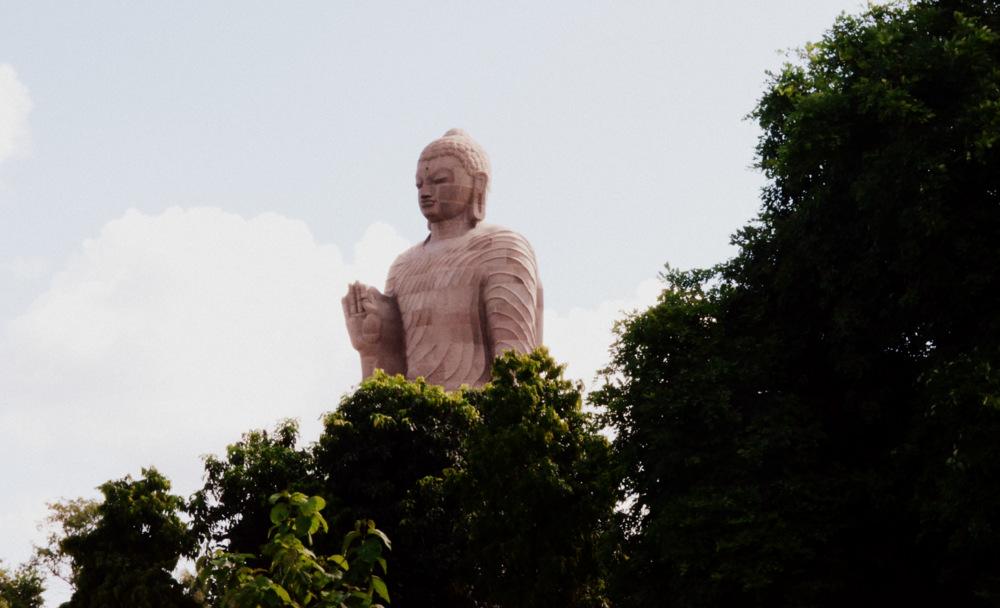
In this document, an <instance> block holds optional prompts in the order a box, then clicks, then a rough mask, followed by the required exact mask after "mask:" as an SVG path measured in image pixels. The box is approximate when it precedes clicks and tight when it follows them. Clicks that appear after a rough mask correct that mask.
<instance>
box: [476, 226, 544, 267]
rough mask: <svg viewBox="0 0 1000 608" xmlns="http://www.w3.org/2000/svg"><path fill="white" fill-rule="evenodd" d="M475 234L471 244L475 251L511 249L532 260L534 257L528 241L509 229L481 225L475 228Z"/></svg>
mask: <svg viewBox="0 0 1000 608" xmlns="http://www.w3.org/2000/svg"><path fill="white" fill-rule="evenodd" d="M476 232H477V234H476V235H475V236H474V237H473V239H472V243H471V245H472V246H473V247H474V248H476V249H498V248H512V249H515V250H519V251H522V252H524V253H525V254H527V255H529V256H530V257H531V258H532V259H534V257H535V251H534V249H532V247H531V243H529V242H528V239H526V238H524V236H523V235H521V234H520V233H518V232H515V231H513V230H511V229H510V228H504V227H503V226H494V225H492V224H486V225H483V224H481V225H479V226H477V227H476Z"/></svg>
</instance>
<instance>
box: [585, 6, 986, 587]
mask: <svg viewBox="0 0 1000 608" xmlns="http://www.w3.org/2000/svg"><path fill="white" fill-rule="evenodd" d="M754 117H755V118H756V119H757V120H758V121H759V123H760V125H761V126H762V128H763V130H764V133H763V135H762V137H761V140H760V144H759V147H758V155H759V156H758V158H759V163H760V166H761V167H762V169H763V170H764V172H765V174H766V175H767V177H768V178H769V180H770V184H769V185H768V186H767V188H766V189H765V191H764V206H763V209H762V211H761V214H760V216H759V218H758V220H757V221H756V222H754V223H753V224H751V225H749V226H747V227H746V228H744V229H743V230H742V231H740V232H739V234H738V235H737V236H736V239H735V242H736V244H737V245H738V246H739V248H740V252H739V254H738V255H737V256H736V257H735V258H734V259H733V260H732V261H730V262H728V263H726V264H722V265H720V266H719V267H717V268H716V269H714V270H712V271H697V272H691V273H677V272H669V273H668V275H667V280H668V288H667V290H666V291H665V292H664V294H663V295H662V296H661V298H660V301H659V303H658V305H657V306H655V307H653V308H652V309H650V310H648V311H646V312H644V313H642V314H640V315H636V316H634V317H632V318H630V319H629V320H627V321H626V322H625V323H624V324H623V325H622V326H621V329H620V336H619V340H618V343H617V345H616V351H615V358H614V363H613V366H612V372H613V373H614V375H613V376H612V378H611V380H610V381H609V383H608V384H607V386H606V387H605V388H604V390H603V391H601V392H600V393H599V394H598V395H597V396H596V399H595V400H596V402H598V403H600V404H603V405H606V406H608V408H609V420H610V421H611V422H612V423H613V424H614V426H615V427H616V430H617V432H618V439H617V441H616V446H617V453H618V455H619V457H620V462H621V464H622V467H623V474H624V476H625V486H624V487H625V490H626V492H627V493H628V494H629V495H630V496H634V497H635V499H636V501H635V503H634V505H633V508H632V509H631V511H630V521H629V526H630V527H629V528H628V531H629V533H630V535H631V540H630V542H629V544H628V552H627V553H628V557H629V561H628V562H627V563H626V564H625V566H624V568H623V570H622V571H621V572H622V579H621V580H623V581H634V580H636V579H637V578H643V579H645V580H650V581H652V582H651V583H650V584H648V585H639V586H634V585H632V586H628V585H622V586H621V587H620V588H621V589H622V592H623V597H624V598H627V599H628V600H629V601H628V603H629V604H634V605H648V603H649V602H654V601H655V602H656V603H659V602H666V603H672V604H674V605H718V604H720V603H734V602H739V603H741V604H753V605H764V604H778V605H782V604H808V605H842V604H845V603H849V602H857V603H863V604H876V603H886V604H899V603H904V602H906V601H913V602H917V603H926V602H929V601H935V600H937V601H940V602H942V603H951V604H954V603H963V604H967V603H972V602H975V601H983V602H987V601H989V600H990V599H991V598H992V599H993V600H995V599H996V598H997V597H998V594H1000V578H998V576H997V574H996V573H997V572H998V571H1000V570H998V566H1000V551H998V550H997V547H1000V537H998V534H1000V529H998V528H997V526H996V513H998V512H1000V492H998V490H997V488H1000V485H998V483H997V482H998V480H1000V460H998V458H997V456H998V448H997V442H996V437H997V436H998V432H1000V410H998V409H997V405H998V402H997V398H998V392H997V389H998V384H997V373H996V371H995V370H996V369H997V366H998V365H1000V315H997V312H996V311H997V310H1000V290H998V281H1000V275H998V274H997V272H996V268H997V264H998V261H1000V255H998V254H1000V157H998V148H997V144H998V143H1000V5H998V4H997V3H996V2H993V1H982V0H980V1H974V0H966V1H957V0H953V1H946V0H942V1H935V2H930V1H926V2H915V3H912V4H904V5H891V6H871V7H869V8H868V10H867V11H865V12H864V13H863V14H862V15H860V16H857V17H850V16H845V17H842V18H840V19H838V21H837V22H836V24H835V25H834V27H833V28H832V29H831V30H830V31H829V32H828V33H827V35H826V36H824V38H823V40H821V41H820V42H819V43H817V44H813V45H809V46H807V47H806V49H805V51H804V53H803V56H802V58H801V61H800V62H799V63H797V64H794V65H788V66H786V67H785V69H784V70H783V71H782V72H781V73H780V74H777V75H775V76H774V78H773V80H772V82H771V83H770V86H769V88H768V91H767V92H766V94H765V95H764V97H763V98H762V99H761V101H760V104H759V106H758V108H757V110H756V111H755V113H754ZM663 598H667V599H663Z"/></svg>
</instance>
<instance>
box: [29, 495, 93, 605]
mask: <svg viewBox="0 0 1000 608" xmlns="http://www.w3.org/2000/svg"><path fill="white" fill-rule="evenodd" d="M100 505H101V503H100V502H99V501H96V500H91V499H89V498H74V499H72V500H65V501H63V502H53V503H48V504H47V505H46V506H47V507H48V509H49V514H48V516H47V517H46V518H45V522H44V524H45V527H47V528H48V534H47V535H46V542H45V546H44V547H35V558H36V560H37V562H38V564H39V565H40V566H42V567H44V568H45V569H46V570H48V571H49V573H50V574H52V576H55V577H57V578H60V579H62V580H63V581H65V582H66V583H68V584H70V585H72V584H73V579H74V578H75V577H76V575H77V574H78V572H77V571H76V569H75V568H76V566H77V564H76V562H74V560H73V559H72V558H71V557H70V556H69V555H67V554H66V552H64V551H63V549H62V541H63V539H65V538H69V537H71V536H72V537H80V536H85V535H87V534H90V533H91V532H93V530H94V528H95V527H96V526H97V523H98V521H100V511H99V507H100Z"/></svg>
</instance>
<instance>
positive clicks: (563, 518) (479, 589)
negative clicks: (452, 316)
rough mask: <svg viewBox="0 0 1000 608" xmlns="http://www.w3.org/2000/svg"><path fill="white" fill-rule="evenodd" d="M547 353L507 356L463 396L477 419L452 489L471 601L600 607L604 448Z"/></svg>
mask: <svg viewBox="0 0 1000 608" xmlns="http://www.w3.org/2000/svg"><path fill="white" fill-rule="evenodd" d="M562 373H563V368H562V367H561V366H558V365H556V363H555V362H554V361H553V360H552V358H551V357H550V356H549V354H548V352H547V351H546V350H545V349H538V350H536V351H535V352H533V353H531V354H528V355H518V354H515V353H513V352H507V353H505V354H504V355H502V356H501V357H499V358H498V359H497V360H496V361H495V362H494V364H493V378H492V382H491V383H490V384H487V385H486V386H485V387H483V389H481V390H479V391H470V392H469V393H468V394H467V397H468V399H469V401H470V402H471V403H472V404H473V405H475V406H476V409H478V411H479V413H480V417H481V420H482V422H481V424H479V425H477V426H476V428H475V429H474V430H473V432H472V434H471V435H470V437H469V440H468V442H467V447H466V466H465V467H464V468H463V469H462V470H460V471H458V472H456V474H455V476H454V479H453V480H452V481H451V484H452V485H453V486H454V487H455V488H456V491H457V492H458V495H459V497H460V498H459V501H460V505H461V510H460V512H459V513H460V515H461V520H460V521H459V523H460V526H461V527H459V528H458V530H457V531H458V532H461V533H464V534H467V536H468V540H469V543H468V545H467V546H466V554H465V561H464V563H463V565H464V566H465V569H464V572H465V576H466V584H467V585H468V592H469V596H470V597H471V598H472V599H473V600H474V601H476V602H479V603H480V604H477V605H487V606H525V607H531V606H598V605H602V604H603V601H604V595H603V593H604V590H603V574H604V573H603V570H602V564H601V562H600V560H599V555H598V553H599V552H598V549H599V547H600V542H601V540H602V538H603V535H604V533H605V532H606V531H607V529H608V527H609V524H610V520H611V514H612V510H613V508H614V496H615V494H614V488H615V480H614V478H613V476H612V471H611V468H610V445H609V443H608V441H607V440H606V439H605V438H604V437H603V436H601V435H600V434H599V433H598V432H597V427H596V426H595V425H594V422H593V420H592V417H591V416H590V415H588V414H586V413H585V412H583V410H582V409H581V389H580V388H579V387H578V386H575V385H574V384H573V383H571V382H569V381H567V380H565V379H564V378H563V376H562Z"/></svg>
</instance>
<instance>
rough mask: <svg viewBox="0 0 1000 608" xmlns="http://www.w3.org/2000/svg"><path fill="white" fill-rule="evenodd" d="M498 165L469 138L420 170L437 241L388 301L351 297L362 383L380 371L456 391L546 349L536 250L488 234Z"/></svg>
mask: <svg viewBox="0 0 1000 608" xmlns="http://www.w3.org/2000/svg"><path fill="white" fill-rule="evenodd" d="M489 184H490V163H489V159H488V158H487V157H486V152H485V151H484V150H483V149H482V148H481V147H480V146H479V144H478V143H476V142H475V141H473V139H472V138H471V137H469V135H468V134H466V133H465V132H464V131H462V130H461V129H451V130H450V131H448V132H447V133H445V134H444V136H442V137H441V138H440V139H437V140H435V141H433V142H431V143H430V144H429V145H428V146H427V147H426V148H424V151H423V152H421V154H420V159H419V160H418V161H417V191H418V193H419V195H418V201H419V204H420V212H421V213H423V215H424V217H425V218H427V227H428V229H429V230H430V234H429V235H428V236H427V238H426V239H425V240H424V241H423V242H422V243H420V244H419V245H415V246H413V247H411V248H409V249H408V250H406V251H404V252H403V253H402V254H401V255H400V256H399V257H397V258H396V261H395V262H393V264H392V267H391V268H390V269H389V277H388V279H386V282H385V293H384V294H383V293H380V292H379V291H378V290H377V289H375V288H374V287H369V286H367V285H363V284H361V283H353V284H351V285H350V286H349V287H348V290H347V295H346V296H344V299H343V305H344V317H345V318H346V320H347V332H348V334H349V335H350V337H351V345H352V346H354V348H355V349H357V351H358V353H360V355H361V373H362V377H364V378H367V377H368V376H369V375H371V373H372V372H373V371H374V370H375V369H376V368H380V369H383V370H385V371H386V372H387V373H390V374H403V375H405V376H406V378H408V379H410V380H413V379H416V378H417V377H419V376H422V377H423V378H424V379H426V380H427V382H429V383H431V384H438V385H441V386H443V387H445V388H446V389H448V390H454V389H456V388H458V387H459V386H461V385H463V384H467V385H469V386H481V385H482V384H484V383H485V382H487V381H488V380H489V379H490V366H491V363H492V361H493V359H494V358H496V357H497V356H498V355H500V354H501V353H502V352H504V351H506V350H514V351H517V352H519V353H524V352H528V351H530V350H532V349H534V348H535V347H537V346H539V345H541V343H542V284H541V282H540V281H539V279H538V265H537V264H536V262H535V254H534V252H533V251H532V249H531V245H529V244H528V241H527V240H525V238H524V237H523V236H521V235H520V234H518V233H516V232H513V231H511V230H507V229H506V228H501V227H499V226H491V225H489V224H484V223H482V222H483V218H484V217H485V215H486V193H487V190H488V188H489Z"/></svg>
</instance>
